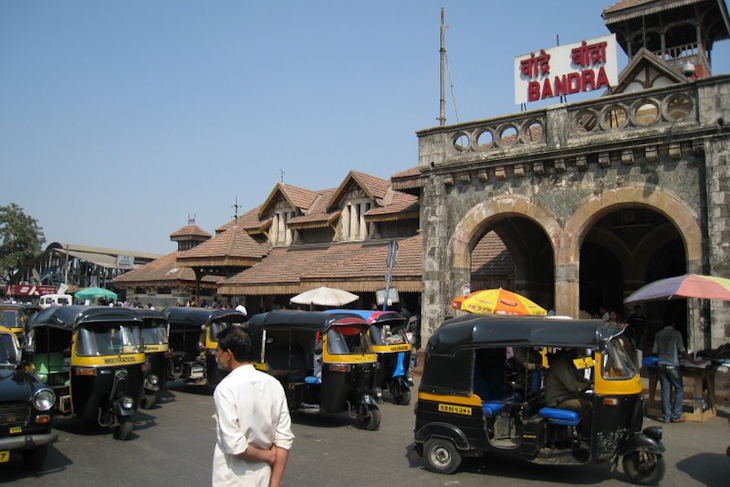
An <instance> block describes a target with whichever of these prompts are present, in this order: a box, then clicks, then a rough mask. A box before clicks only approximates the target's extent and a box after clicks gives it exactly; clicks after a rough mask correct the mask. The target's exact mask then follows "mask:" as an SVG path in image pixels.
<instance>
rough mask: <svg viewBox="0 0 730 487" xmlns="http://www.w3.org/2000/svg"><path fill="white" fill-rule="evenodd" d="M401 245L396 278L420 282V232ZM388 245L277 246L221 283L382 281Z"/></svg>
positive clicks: (367, 243)
mask: <svg viewBox="0 0 730 487" xmlns="http://www.w3.org/2000/svg"><path fill="white" fill-rule="evenodd" d="M398 246H399V249H398V260H397V264H396V266H395V267H394V268H393V276H394V278H410V279H412V280H418V281H420V279H421V275H422V273H423V263H422V259H423V239H422V237H421V235H416V236H414V237H410V238H406V239H403V240H400V241H399V242H398ZM387 248H388V241H386V240H381V241H376V242H373V241H366V242H351V243H334V244H327V245H307V246H293V247H284V248H275V249H273V250H272V251H271V253H270V254H269V255H268V256H267V257H266V258H265V259H264V260H263V261H261V262H260V263H259V264H256V265H254V266H253V267H251V268H249V269H246V270H244V271H242V272H240V273H239V274H237V275H235V276H233V277H231V278H228V279H225V280H223V281H221V283H220V285H221V286H236V285H238V286H254V285H258V284H298V283H301V282H302V281H306V280H310V281H320V280H353V281H357V280H363V279H374V280H383V279H384V276H385V272H386V264H385V257H386V254H387ZM383 285H384V283H383ZM381 287H382V285H381Z"/></svg>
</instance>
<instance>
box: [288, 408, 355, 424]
mask: <svg viewBox="0 0 730 487" xmlns="http://www.w3.org/2000/svg"><path fill="white" fill-rule="evenodd" d="M291 419H292V422H293V423H295V424H301V425H304V426H313V427H315V428H342V427H345V426H355V420H354V419H351V418H350V417H349V416H348V415H347V413H339V414H326V413H316V414H315V413H302V412H299V411H292V413H291Z"/></svg>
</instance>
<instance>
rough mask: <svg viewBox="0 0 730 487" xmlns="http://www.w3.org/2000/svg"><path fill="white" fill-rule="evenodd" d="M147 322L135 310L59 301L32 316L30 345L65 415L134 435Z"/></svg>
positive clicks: (117, 434)
mask: <svg viewBox="0 0 730 487" xmlns="http://www.w3.org/2000/svg"><path fill="white" fill-rule="evenodd" d="M141 326H142V319H141V318H140V317H139V315H138V314H137V313H136V312H135V311H134V310H133V309H131V308H109V307H106V306H90V307H89V306H57V307H51V308H46V309H44V310H42V311H40V312H38V314H36V315H34V316H33V318H31V320H30V322H29V323H28V328H29V331H28V337H27V342H26V348H27V350H28V353H29V354H30V357H31V359H30V360H31V362H32V366H33V368H34V369H35V373H36V375H37V376H38V377H39V378H40V379H41V380H42V381H43V382H45V383H46V384H47V385H48V386H49V387H50V388H51V389H52V390H53V391H54V393H55V394H56V396H57V397H58V401H57V402H56V410H57V412H58V413H59V415H61V416H65V417H72V416H73V417H79V418H82V419H84V420H86V421H89V422H94V423H97V424H99V425H100V426H103V427H110V428H111V429H112V432H113V434H114V437H115V438H117V439H120V440H125V439H127V438H128V437H129V435H130V434H131V432H132V429H133V425H132V422H131V421H130V419H131V416H132V414H134V412H135V411H136V410H137V408H138V407H139V404H140V399H141V396H142V393H143V385H144V368H145V356H144V349H143V346H142V342H141V339H140V336H141Z"/></svg>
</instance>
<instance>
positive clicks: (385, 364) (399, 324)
mask: <svg viewBox="0 0 730 487" xmlns="http://www.w3.org/2000/svg"><path fill="white" fill-rule="evenodd" d="M326 312H327V313H352V314H355V315H358V316H360V317H362V318H363V319H365V320H367V322H368V324H369V325H370V328H369V330H368V335H369V336H370V340H371V342H372V344H373V351H374V352H375V354H376V355H377V357H378V364H379V366H380V367H379V368H378V375H377V377H376V379H375V385H376V386H377V387H379V388H380V389H381V390H383V391H387V392H388V393H389V395H390V397H391V399H392V400H393V402H394V403H395V404H401V405H407V404H409V403H410V402H411V389H410V388H411V387H412V386H413V378H412V377H411V374H410V371H409V369H410V366H411V353H413V346H412V345H411V342H410V341H409V339H408V336H407V334H406V319H405V318H404V317H403V316H402V315H400V314H399V313H396V312H395V311H366V310H352V309H332V310H327V311H326Z"/></svg>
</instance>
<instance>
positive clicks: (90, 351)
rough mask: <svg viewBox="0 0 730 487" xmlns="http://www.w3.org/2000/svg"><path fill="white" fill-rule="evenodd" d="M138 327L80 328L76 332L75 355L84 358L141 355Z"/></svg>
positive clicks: (112, 324)
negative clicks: (126, 354) (127, 354)
mask: <svg viewBox="0 0 730 487" xmlns="http://www.w3.org/2000/svg"><path fill="white" fill-rule="evenodd" d="M141 335H142V334H141V331H140V328H139V326H138V325H130V324H119V323H102V324H94V325H86V326H81V327H80V328H79V330H78V332H77V342H76V354H77V355H81V356H86V357H93V356H101V355H117V354H122V353H141V352H142V343H141V342H142V341H141V339H140V337H141Z"/></svg>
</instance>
